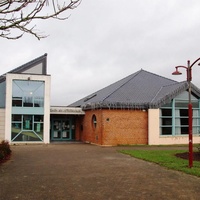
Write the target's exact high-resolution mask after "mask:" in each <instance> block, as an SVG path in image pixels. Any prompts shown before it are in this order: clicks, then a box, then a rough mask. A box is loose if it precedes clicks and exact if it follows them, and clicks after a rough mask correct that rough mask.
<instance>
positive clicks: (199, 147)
mask: <svg viewBox="0 0 200 200" xmlns="http://www.w3.org/2000/svg"><path fill="white" fill-rule="evenodd" d="M197 149H198V150H199V153H200V145H199V146H198V147H197Z"/></svg>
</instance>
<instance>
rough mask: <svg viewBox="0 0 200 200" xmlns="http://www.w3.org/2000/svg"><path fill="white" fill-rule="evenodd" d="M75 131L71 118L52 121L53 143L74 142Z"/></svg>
mask: <svg viewBox="0 0 200 200" xmlns="http://www.w3.org/2000/svg"><path fill="white" fill-rule="evenodd" d="M74 131H75V130H74V125H73V124H72V119H71V118H63V119H62V118H61V119H52V120H51V141H70V140H74V139H75V138H74V134H73V133H74Z"/></svg>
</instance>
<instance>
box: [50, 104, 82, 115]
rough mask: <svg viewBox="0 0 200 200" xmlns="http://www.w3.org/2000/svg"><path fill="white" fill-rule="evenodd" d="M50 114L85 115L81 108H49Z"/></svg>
mask: <svg viewBox="0 0 200 200" xmlns="http://www.w3.org/2000/svg"><path fill="white" fill-rule="evenodd" d="M50 114H55V115H56V114H57V115H85V112H84V111H83V110H82V108H76V107H67V106H51V107H50Z"/></svg>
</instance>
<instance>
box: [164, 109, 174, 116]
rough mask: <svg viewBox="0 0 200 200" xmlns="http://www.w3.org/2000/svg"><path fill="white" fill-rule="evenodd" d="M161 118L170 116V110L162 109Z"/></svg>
mask: <svg viewBox="0 0 200 200" xmlns="http://www.w3.org/2000/svg"><path fill="white" fill-rule="evenodd" d="M162 116H172V109H162Z"/></svg>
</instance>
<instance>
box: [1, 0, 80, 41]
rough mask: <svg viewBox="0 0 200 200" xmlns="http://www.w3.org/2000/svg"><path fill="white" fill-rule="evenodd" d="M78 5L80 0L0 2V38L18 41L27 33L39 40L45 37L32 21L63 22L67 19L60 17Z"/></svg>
mask: <svg viewBox="0 0 200 200" xmlns="http://www.w3.org/2000/svg"><path fill="white" fill-rule="evenodd" d="M80 3H81V0H0V37H2V38H6V39H18V38H20V37H22V36H23V34H24V33H29V34H32V35H34V36H35V37H36V38H37V39H38V40H40V39H41V38H44V37H46V35H42V34H40V33H39V32H38V31H37V30H36V29H35V27H36V25H32V23H33V21H35V20H45V19H50V18H55V19H58V20H65V19H67V18H68V17H66V16H65V17H62V16H61V15H62V13H63V12H64V11H66V10H72V9H74V8H76V7H77V6H78V5H79V4H80Z"/></svg>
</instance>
